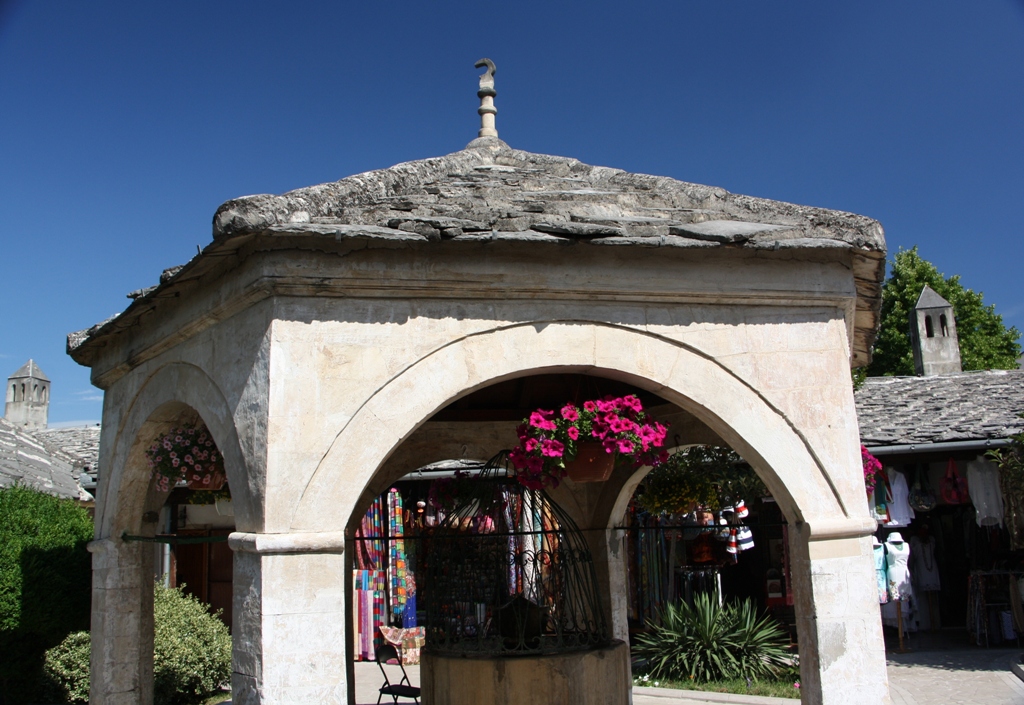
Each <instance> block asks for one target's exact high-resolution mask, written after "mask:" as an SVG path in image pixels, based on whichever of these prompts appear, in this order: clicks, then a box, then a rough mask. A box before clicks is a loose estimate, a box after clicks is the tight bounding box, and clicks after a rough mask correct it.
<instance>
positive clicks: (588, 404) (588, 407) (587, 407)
mask: <svg viewBox="0 0 1024 705" xmlns="http://www.w3.org/2000/svg"><path fill="white" fill-rule="evenodd" d="M583 410H584V411H589V412H594V411H597V404H595V403H594V402H592V401H585V402H583Z"/></svg>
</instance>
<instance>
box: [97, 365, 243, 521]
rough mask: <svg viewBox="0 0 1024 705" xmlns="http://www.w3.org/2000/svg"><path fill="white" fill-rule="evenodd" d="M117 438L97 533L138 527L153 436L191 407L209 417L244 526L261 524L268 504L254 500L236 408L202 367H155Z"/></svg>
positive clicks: (121, 421)
mask: <svg viewBox="0 0 1024 705" xmlns="http://www.w3.org/2000/svg"><path fill="white" fill-rule="evenodd" d="M126 409H127V410H126V412H125V413H124V414H123V415H122V416H121V417H120V419H119V425H118V428H117V429H116V431H115V432H114V433H115V436H114V439H113V451H112V453H111V454H110V456H109V458H110V459H109V461H108V462H107V463H106V467H107V468H109V470H108V473H109V474H108V476H107V477H106V478H104V479H105V483H104V487H103V501H102V502H101V503H98V506H99V507H101V508H102V510H101V513H100V514H99V515H98V516H97V517H96V525H97V536H98V537H102V536H108V537H113V536H117V535H119V534H120V533H121V531H124V530H129V527H130V531H136V530H137V529H138V527H139V526H140V524H141V516H142V513H143V512H144V511H146V509H149V508H150V507H148V506H145V505H146V504H147V502H149V501H152V498H147V491H148V488H149V480H150V478H149V475H148V473H145V472H141V469H142V468H145V465H146V463H145V459H144V453H145V448H146V446H147V444H148V443H149V441H150V439H151V438H153V437H155V436H156V435H157V434H158V433H159V432H160V431H162V430H163V429H165V428H166V427H168V426H170V425H173V424H174V423H177V422H178V421H180V420H181V419H182V418H183V415H185V414H188V413H189V411H190V410H191V411H192V412H194V414H196V415H198V416H199V418H201V419H202V420H203V422H204V423H206V425H207V428H209V429H210V433H211V434H212V435H213V438H214V441H215V442H216V444H217V447H218V448H219V449H220V451H221V452H222V453H223V455H224V467H225V470H226V472H227V475H228V483H229V485H230V486H231V488H232V503H233V504H234V506H235V517H236V522H237V524H238V525H239V527H240V530H249V531H252V530H257V529H256V527H257V526H258V525H259V524H260V521H259V517H260V516H261V514H262V510H261V509H260V507H259V506H258V504H257V503H254V502H253V501H252V492H251V491H250V488H249V487H248V481H249V477H248V476H249V473H248V472H247V464H246V461H245V455H244V454H243V452H242V449H241V445H240V443H239V439H238V433H237V430H236V428H235V424H234V417H233V414H232V410H231V408H230V407H229V405H228V403H227V400H226V398H225V397H224V394H223V393H222V392H221V391H220V388H219V387H218V385H217V383H216V382H215V381H214V380H213V379H212V378H211V377H210V376H209V375H207V374H206V373H205V372H204V371H203V370H202V369H200V368H199V367H196V366H195V365H191V364H186V363H180V362H175V363H170V364H168V365H165V366H163V367H160V368H159V369H158V370H156V371H155V372H153V373H152V374H151V375H150V376H149V377H148V378H147V379H146V381H145V382H143V384H142V386H141V388H140V389H139V390H138V392H137V393H136V394H135V396H134V398H133V399H132V401H131V402H130V403H129V404H127V405H126Z"/></svg>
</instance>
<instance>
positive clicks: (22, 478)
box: [0, 419, 85, 499]
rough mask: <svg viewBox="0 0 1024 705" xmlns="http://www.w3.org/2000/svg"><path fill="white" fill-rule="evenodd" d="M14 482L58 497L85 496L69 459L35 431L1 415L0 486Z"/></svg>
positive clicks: (78, 497)
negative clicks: (41, 439) (47, 444)
mask: <svg viewBox="0 0 1024 705" xmlns="http://www.w3.org/2000/svg"><path fill="white" fill-rule="evenodd" d="M14 484H22V485H25V486H28V487H31V488H33V489H36V490H39V491H41V492H46V493H48V494H52V495H56V496H58V497H68V498H71V499H83V498H85V496H83V494H82V491H81V488H80V487H79V485H78V482H76V481H75V475H74V468H73V467H72V465H71V463H70V462H69V461H68V460H67V459H65V458H64V457H62V456H61V455H60V454H57V453H54V452H53V451H51V450H50V449H49V448H47V447H46V445H45V444H43V443H42V442H41V441H40V440H38V439H37V438H36V437H35V436H34V435H33V434H31V433H29V432H27V431H25V430H23V429H21V428H19V427H18V426H15V425H14V424H12V423H11V422H9V421H7V420H6V419H0V487H9V486H11V485H14Z"/></svg>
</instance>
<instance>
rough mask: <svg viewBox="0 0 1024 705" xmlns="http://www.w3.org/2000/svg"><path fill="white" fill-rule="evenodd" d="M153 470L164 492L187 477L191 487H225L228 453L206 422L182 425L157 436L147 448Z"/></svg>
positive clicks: (206, 488)
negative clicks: (217, 442)
mask: <svg viewBox="0 0 1024 705" xmlns="http://www.w3.org/2000/svg"><path fill="white" fill-rule="evenodd" d="M146 460H147V461H148V462H149V468H150V472H151V473H152V475H153V478H154V479H155V480H156V485H157V488H158V489H159V490H160V491H161V492H170V491H171V490H172V489H173V488H174V486H175V485H177V484H178V482H180V481H182V480H184V481H185V483H186V484H187V485H188V487H189V488H190V489H198V490H219V489H221V488H222V487H224V483H225V481H226V480H227V475H226V474H225V472H224V457H223V456H222V455H221V454H220V451H219V450H218V449H217V445H216V444H215V443H214V442H213V437H212V436H211V435H210V432H209V431H208V430H207V429H206V426H202V425H200V426H180V427H178V428H176V429H174V430H172V431H170V432H168V433H165V434H164V435H162V436H160V437H159V438H157V439H156V440H155V441H153V444H152V445H151V446H150V447H149V448H148V449H146Z"/></svg>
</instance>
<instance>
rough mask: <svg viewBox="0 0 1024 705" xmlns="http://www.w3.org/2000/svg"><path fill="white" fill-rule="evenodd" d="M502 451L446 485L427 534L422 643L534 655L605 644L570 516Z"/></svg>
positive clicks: (581, 542)
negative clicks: (443, 504)
mask: <svg viewBox="0 0 1024 705" xmlns="http://www.w3.org/2000/svg"><path fill="white" fill-rule="evenodd" d="M511 475H512V473H511V471H510V469H509V465H508V459H507V456H506V455H505V454H504V453H502V454H499V455H498V456H496V457H495V458H493V459H492V460H490V461H488V463H487V465H486V466H485V467H484V468H483V469H482V472H481V473H480V475H479V476H477V477H461V478H456V479H455V480H452V481H451V485H450V486H449V488H448V490H449V492H448V494H447V498H448V504H449V506H448V511H447V514H446V516H445V518H444V519H443V520H442V521H441V522H439V524H438V525H437V527H436V528H435V529H434V531H433V534H432V535H431V536H430V537H429V538H427V539H426V540H427V543H428V544H429V546H428V547H427V551H426V553H427V566H426V572H427V581H426V583H425V584H424V585H423V588H422V591H421V595H422V597H421V599H423V600H424V602H425V603H426V604H425V605H424V606H425V608H426V613H427V624H426V627H427V628H426V648H427V649H428V650H429V651H430V652H432V653H435V654H439V655H460V656H468V655H478V656H487V655H500V656H517V655H536V654H546V653H557V652H565V651H576V650H582V649H592V648H599V647H603V646H606V645H607V644H608V643H609V642H610V637H609V631H608V626H607V623H606V621H605V618H604V613H603V611H602V610H601V605H600V600H599V596H598V592H597V575H596V572H595V570H594V560H593V556H592V555H591V552H590V549H589V547H588V546H587V542H586V540H585V539H584V537H583V535H582V534H581V533H580V530H579V529H578V528H577V526H576V524H575V523H574V522H573V521H572V519H571V518H570V517H569V516H568V515H567V514H566V513H565V512H564V511H563V510H562V509H561V508H560V507H559V506H558V505H557V504H556V503H555V502H554V501H552V500H551V498H550V497H549V496H548V494H547V493H546V492H544V491H543V490H530V489H527V488H525V487H523V486H522V485H521V484H519V483H518V482H517V481H516V480H515V478H514V477H512V476H511Z"/></svg>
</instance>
